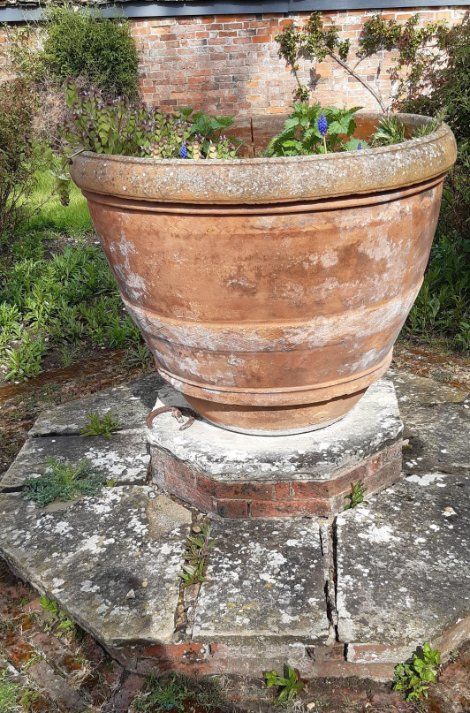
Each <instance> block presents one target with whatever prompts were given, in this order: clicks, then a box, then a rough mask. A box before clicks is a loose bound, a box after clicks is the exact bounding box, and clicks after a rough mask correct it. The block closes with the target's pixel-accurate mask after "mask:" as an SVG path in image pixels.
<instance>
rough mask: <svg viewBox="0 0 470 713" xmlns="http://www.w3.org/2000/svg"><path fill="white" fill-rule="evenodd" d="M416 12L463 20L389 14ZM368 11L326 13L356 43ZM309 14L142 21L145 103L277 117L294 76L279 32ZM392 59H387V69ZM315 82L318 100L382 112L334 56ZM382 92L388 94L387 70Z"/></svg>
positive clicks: (137, 28)
mask: <svg viewBox="0 0 470 713" xmlns="http://www.w3.org/2000/svg"><path fill="white" fill-rule="evenodd" d="M415 12H419V13H420V15H421V16H422V18H423V21H426V20H446V21H447V22H449V23H450V24H453V23H457V22H459V21H460V20H461V19H462V17H463V15H464V12H465V9H464V8H463V7H462V8H456V7H455V8H433V9H428V10H426V9H425V10H421V9H419V10H407V11H406V12H405V11H394V12H390V11H387V12H384V16H385V17H387V18H388V17H395V18H396V19H397V20H399V21H404V20H406V19H407V18H408V17H410V16H411V15H412V14H414V13H415ZM371 14H374V13H373V12H365V11H357V12H352V11H344V12H334V13H331V14H329V13H324V18H325V21H326V22H328V20H334V22H335V23H336V24H337V25H338V26H339V27H340V28H341V31H342V32H341V35H342V37H344V38H346V37H348V38H350V39H351V41H352V43H353V46H354V43H355V42H357V38H358V36H359V32H360V29H361V26H362V22H363V20H364V19H365V18H366V17H368V16H370V15H371ZM306 16H308V13H307V14H298V15H292V16H289V17H285V16H283V15H274V14H270V15H220V16H211V17H193V18H179V19H176V18H163V19H160V18H159V19H153V20H138V21H135V22H134V23H133V32H134V36H135V39H136V41H137V44H138V48H139V53H140V56H141V85H142V92H143V95H144V98H145V100H146V101H148V102H150V103H153V104H159V105H163V106H167V107H173V106H188V105H189V106H193V107H195V108H204V109H206V110H207V111H216V112H225V113H228V114H237V115H247V114H265V113H270V114H276V113H281V112H284V111H285V109H286V107H288V106H289V105H290V103H291V101H292V92H293V89H294V79H293V77H292V76H291V74H290V73H289V71H288V70H287V68H286V67H285V63H284V61H283V60H281V59H279V57H278V54H277V43H276V42H275V39H274V38H275V36H276V35H277V34H278V33H279V32H280V31H281V30H282V28H283V27H284V26H285V24H286V23H288V22H290V21H291V20H295V21H296V22H301V21H302V20H303V19H305V17H306ZM387 64H388V66H390V57H384V68H386V67H387ZM375 66H376V63H375V62H372V61H371V60H369V61H364V62H363V63H362V64H361V65H360V72H361V74H362V75H363V76H364V77H365V78H366V79H369V80H370V79H374V76H373V71H374V67H375ZM309 79H313V80H314V81H315V82H316V83H317V85H316V90H315V94H314V97H315V99H316V100H318V101H320V102H322V103H324V104H336V105H338V104H344V105H346V106H352V105H358V106H363V107H366V108H371V109H376V108H377V105H376V102H375V101H374V99H373V98H372V97H371V96H370V94H369V93H368V92H367V91H366V90H365V89H364V88H363V87H362V85H361V84H360V83H359V82H357V81H356V80H355V79H354V78H352V77H349V76H348V75H347V74H346V72H345V71H344V70H343V69H342V68H341V67H339V66H338V65H335V64H334V63H333V62H332V61H331V60H330V61H325V62H322V63H321V64H319V65H317V67H316V76H314V73H311V72H310V71H309V70H307V71H306V72H305V73H304V77H303V81H304V82H305V83H308V82H309ZM379 85H380V89H381V91H382V92H383V93H384V94H385V95H387V94H389V92H390V80H389V79H388V77H387V76H386V72H383V74H382V78H381V80H380V82H379Z"/></svg>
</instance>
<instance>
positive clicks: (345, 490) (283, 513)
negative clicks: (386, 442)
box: [152, 440, 402, 518]
mask: <svg viewBox="0 0 470 713" xmlns="http://www.w3.org/2000/svg"><path fill="white" fill-rule="evenodd" d="M401 451H402V441H401V440H400V441H398V442H397V443H394V444H393V445H391V446H386V447H384V448H382V450H380V451H378V452H377V453H375V454H374V455H373V456H370V457H369V458H367V459H365V460H363V461H361V462H359V463H356V464H355V465H353V466H351V467H349V468H343V469H341V470H338V471H337V472H335V473H332V474H331V477H330V479H329V480H314V479H313V478H312V479H304V480H297V479H291V480H286V479H285V477H284V479H283V480H281V481H273V482H266V481H263V482H259V481H246V482H240V481H236V482H233V481H232V482H230V481H227V480H224V481H221V480H216V479H215V478H210V477H208V476H207V474H205V473H203V472H201V471H199V470H197V469H196V468H194V467H192V466H191V465H189V464H188V463H185V462H183V461H181V460H179V459H178V458H176V457H175V456H174V455H173V454H171V453H169V452H168V451H166V450H163V449H159V448H158V447H154V448H153V449H152V471H153V479H154V481H155V482H156V483H157V484H158V485H159V486H160V487H161V488H162V490H163V491H165V492H167V493H169V494H170V495H173V496H175V497H177V498H180V499H181V500H184V501H185V502H187V503H189V504H190V505H193V506H195V507H197V508H199V509H200V510H203V511H205V512H211V513H215V514H217V515H219V516H221V517H227V518H247V517H252V518H271V517H295V516H305V515H316V516H323V517H328V516H329V515H334V514H337V513H338V512H341V511H342V510H344V507H345V505H346V504H347V496H348V494H349V493H350V492H351V485H352V483H357V482H358V481H361V482H362V484H363V486H364V491H365V493H367V494H370V493H374V492H377V491H379V490H382V489H383V488H386V487H388V486H389V485H391V484H392V483H394V482H395V481H396V480H398V479H399V477H400V474H401V465H402V461H401Z"/></svg>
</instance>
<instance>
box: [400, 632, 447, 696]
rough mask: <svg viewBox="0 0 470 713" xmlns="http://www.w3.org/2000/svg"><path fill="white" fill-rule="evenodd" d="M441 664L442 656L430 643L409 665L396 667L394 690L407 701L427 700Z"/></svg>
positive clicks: (425, 645) (416, 654)
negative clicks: (399, 692) (401, 694)
mask: <svg viewBox="0 0 470 713" xmlns="http://www.w3.org/2000/svg"><path fill="white" fill-rule="evenodd" d="M440 664H441V654H440V653H439V651H437V650H436V649H433V648H431V646H430V645H429V644H428V643H425V644H423V646H422V647H421V649H420V650H419V651H418V652H417V653H415V654H413V656H412V658H411V660H410V662H409V663H402V664H398V665H397V666H395V678H394V682H393V689H394V690H395V691H401V692H402V693H403V696H404V698H405V700H407V701H419V700H420V699H422V698H427V696H428V689H429V685H430V684H431V683H436V681H437V677H438V674H439V667H440Z"/></svg>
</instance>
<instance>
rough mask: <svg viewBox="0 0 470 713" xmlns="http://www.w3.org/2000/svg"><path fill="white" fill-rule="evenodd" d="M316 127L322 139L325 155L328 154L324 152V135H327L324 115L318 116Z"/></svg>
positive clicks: (326, 123) (326, 122)
mask: <svg viewBox="0 0 470 713" xmlns="http://www.w3.org/2000/svg"><path fill="white" fill-rule="evenodd" d="M317 127H318V131H319V132H320V134H321V135H322V137H323V147H324V149H325V153H328V152H327V150H326V135H327V133H328V121H327V118H326V116H325V115H324V114H320V116H319V117H318V121H317Z"/></svg>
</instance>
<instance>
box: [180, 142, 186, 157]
mask: <svg viewBox="0 0 470 713" xmlns="http://www.w3.org/2000/svg"><path fill="white" fill-rule="evenodd" d="M180 158H188V148H187V146H186V144H181V146H180Z"/></svg>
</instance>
